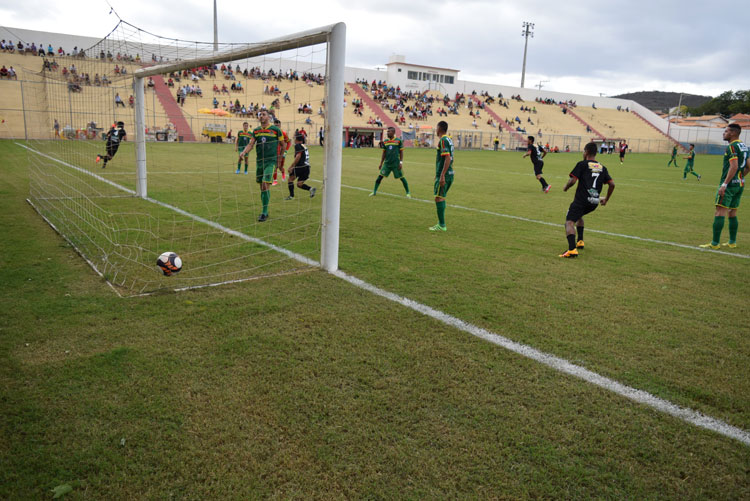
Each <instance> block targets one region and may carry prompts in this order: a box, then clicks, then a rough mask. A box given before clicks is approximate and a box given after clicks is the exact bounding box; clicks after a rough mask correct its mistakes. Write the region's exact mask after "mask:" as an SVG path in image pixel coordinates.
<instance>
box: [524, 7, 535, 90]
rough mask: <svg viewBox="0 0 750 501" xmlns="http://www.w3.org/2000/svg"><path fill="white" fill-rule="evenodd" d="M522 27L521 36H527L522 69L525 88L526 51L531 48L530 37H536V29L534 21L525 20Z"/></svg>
mask: <svg viewBox="0 0 750 501" xmlns="http://www.w3.org/2000/svg"><path fill="white" fill-rule="evenodd" d="M521 28H523V32H521V36H522V37H524V38H526V41H525V42H524V44H523V69H522V70H521V88H522V89H523V84H524V81H525V80H526V51H527V50H528V48H529V37H531V38H534V32H533V31H532V30H533V29H534V23H529V22H526V21H524V22H523V24H522V25H521Z"/></svg>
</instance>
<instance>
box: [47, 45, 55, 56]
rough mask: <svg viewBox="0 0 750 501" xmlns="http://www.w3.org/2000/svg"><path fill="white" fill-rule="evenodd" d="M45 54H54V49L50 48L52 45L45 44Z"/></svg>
mask: <svg viewBox="0 0 750 501" xmlns="http://www.w3.org/2000/svg"><path fill="white" fill-rule="evenodd" d="M47 55H48V56H54V55H55V49H53V48H52V45H47Z"/></svg>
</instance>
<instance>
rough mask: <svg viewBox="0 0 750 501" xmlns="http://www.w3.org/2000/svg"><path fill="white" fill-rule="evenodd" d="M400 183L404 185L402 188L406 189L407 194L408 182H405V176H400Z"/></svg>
mask: <svg viewBox="0 0 750 501" xmlns="http://www.w3.org/2000/svg"><path fill="white" fill-rule="evenodd" d="M401 184H403V185H404V189H405V190H406V194H407V195H408V194H409V183H407V182H406V178H405V177H402V178H401Z"/></svg>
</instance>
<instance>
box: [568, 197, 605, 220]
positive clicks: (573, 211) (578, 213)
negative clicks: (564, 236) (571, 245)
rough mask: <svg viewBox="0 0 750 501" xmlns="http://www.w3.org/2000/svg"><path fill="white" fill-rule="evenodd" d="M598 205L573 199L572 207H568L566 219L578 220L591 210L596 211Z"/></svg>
mask: <svg viewBox="0 0 750 501" xmlns="http://www.w3.org/2000/svg"><path fill="white" fill-rule="evenodd" d="M597 207H599V205H597V204H588V203H587V204H584V203H580V202H576V201H575V200H573V203H572V204H570V208H568V213H567V214H566V215H565V220H566V221H578V220H579V219H581V218H582V217H583V216H585V215H586V214H588V213H589V212H594V211H595V210H596V208H597Z"/></svg>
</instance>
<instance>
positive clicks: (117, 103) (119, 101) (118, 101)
mask: <svg viewBox="0 0 750 501" xmlns="http://www.w3.org/2000/svg"><path fill="white" fill-rule="evenodd" d="M118 106H122V107H123V108H124V107H125V103H123V102H122V98H121V97H120V94H119V93H118V94H115V108H117V107H118Z"/></svg>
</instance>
